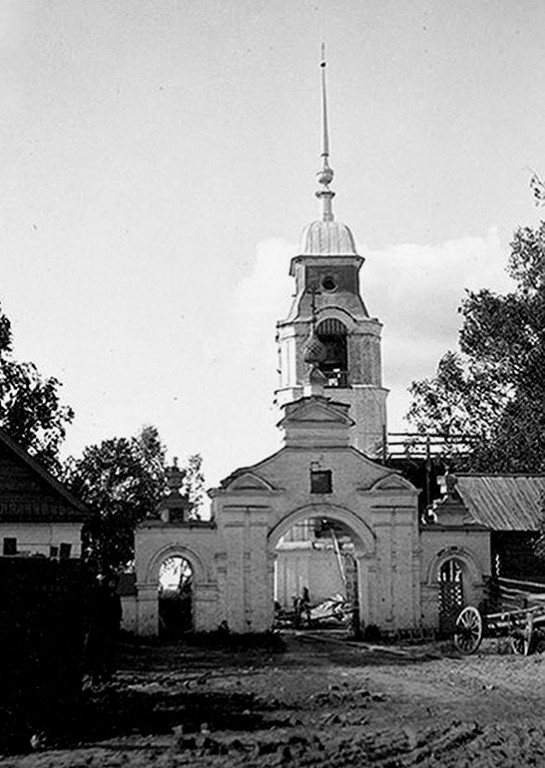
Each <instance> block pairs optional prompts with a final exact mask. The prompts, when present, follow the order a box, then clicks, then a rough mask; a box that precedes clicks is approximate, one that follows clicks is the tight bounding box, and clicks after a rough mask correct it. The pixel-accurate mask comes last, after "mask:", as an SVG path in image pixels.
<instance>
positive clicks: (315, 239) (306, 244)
mask: <svg viewBox="0 0 545 768" xmlns="http://www.w3.org/2000/svg"><path fill="white" fill-rule="evenodd" d="M299 255H300V256H357V255H358V254H357V251H356V244H355V242H354V236H353V235H352V232H351V231H350V229H349V228H348V227H347V226H346V224H342V223H341V222H340V221H323V220H321V219H319V220H317V221H313V222H312V223H311V224H308V225H307V226H306V227H305V228H304V229H303V231H302V233H301V239H300V241H299Z"/></svg>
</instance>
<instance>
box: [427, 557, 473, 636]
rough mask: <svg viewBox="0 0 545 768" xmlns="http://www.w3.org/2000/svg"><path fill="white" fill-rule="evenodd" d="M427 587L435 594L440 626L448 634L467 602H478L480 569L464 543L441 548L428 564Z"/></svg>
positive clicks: (449, 634)
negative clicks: (463, 545)
mask: <svg viewBox="0 0 545 768" xmlns="http://www.w3.org/2000/svg"><path fill="white" fill-rule="evenodd" d="M427 587H428V589H429V590H430V592H431V593H433V592H435V594H436V610H437V611H438V614H439V615H438V621H439V630H440V632H441V634H442V635H443V636H445V637H447V636H448V637H450V636H451V635H452V632H453V630H454V624H455V622H456V619H457V617H458V615H459V613H460V611H461V610H462V608H463V607H464V606H466V605H475V606H477V607H478V606H479V604H480V602H481V599H482V590H483V571H482V569H481V566H480V564H479V563H478V560H477V558H476V557H475V555H474V554H473V553H472V552H471V551H470V550H468V549H466V548H465V547H458V546H452V547H446V548H445V549H442V550H440V551H439V552H438V553H437V554H436V555H435V557H434V558H433V559H432V561H431V562H430V564H429V566H428V573H427Z"/></svg>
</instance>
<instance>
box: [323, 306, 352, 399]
mask: <svg viewBox="0 0 545 768" xmlns="http://www.w3.org/2000/svg"><path fill="white" fill-rule="evenodd" d="M347 334H348V331H347V328H346V326H345V325H344V323H342V322H341V321H340V320H337V319H336V318H334V317H333V318H327V319H326V320H322V322H321V323H319V324H318V326H317V328H316V335H317V336H318V338H319V339H320V341H321V342H322V344H323V345H324V347H325V357H324V360H323V361H322V362H321V363H320V364H319V368H320V370H321V371H322V373H323V374H324V375H325V377H326V379H327V383H326V386H327V387H348V385H349V383H348V345H347Z"/></svg>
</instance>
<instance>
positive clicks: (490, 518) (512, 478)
mask: <svg viewBox="0 0 545 768" xmlns="http://www.w3.org/2000/svg"><path fill="white" fill-rule="evenodd" d="M456 478H457V483H456V491H457V492H458V493H459V494H460V497H461V498H462V501H463V502H464V504H465V506H466V507H467V508H468V510H469V512H470V513H471V516H472V517H473V518H474V519H475V520H476V521H477V522H479V523H481V524H482V525H486V526H488V527H489V528H492V530H495V531H535V530H537V529H538V528H539V526H540V524H541V522H542V520H543V516H544V513H545V506H544V505H545V475H518V474H517V475H463V474H460V475H459V474H457V475H456Z"/></svg>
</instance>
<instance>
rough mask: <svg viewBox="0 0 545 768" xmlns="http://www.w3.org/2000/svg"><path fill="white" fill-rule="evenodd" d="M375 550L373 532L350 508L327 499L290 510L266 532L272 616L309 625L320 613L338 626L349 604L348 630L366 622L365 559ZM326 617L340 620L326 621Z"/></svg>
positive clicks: (367, 569)
mask: <svg viewBox="0 0 545 768" xmlns="http://www.w3.org/2000/svg"><path fill="white" fill-rule="evenodd" d="M375 552H376V539H375V535H374V533H373V531H372V530H371V528H370V527H369V526H368V525H367V524H366V523H365V522H364V521H363V520H362V519H361V517H359V516H358V515H357V514H355V513H354V512H352V511H351V510H349V509H347V508H345V507H340V506H337V505H334V504H328V503H319V504H312V505H307V506H304V507H300V508H298V509H295V510H292V511H291V512H290V513H289V514H287V515H286V516H285V517H283V518H282V519H281V520H280V521H279V522H277V524H276V525H275V526H274V527H273V528H272V529H271V531H270V532H269V536H268V556H269V564H270V585H271V586H270V595H271V598H272V599H274V607H275V611H276V613H277V615H279V616H282V617H288V616H289V617H290V620H291V621H294V622H295V624H296V625H297V626H299V625H304V624H305V623H306V624H308V625H313V624H314V623H315V621H317V620H319V617H320V615H322V617H323V620H324V621H325V623H326V624H329V625H330V626H336V625H338V626H341V623H340V622H342V615H343V610H344V608H346V607H347V606H350V609H351V610H350V612H351V613H353V621H352V622H351V623H350V626H351V627H352V628H353V629H356V628H359V627H361V626H362V623H366V624H367V623H370V622H371V621H372V617H371V615H370V600H369V591H370V589H369V563H370V562H371V561H372V560H373V559H374V557H375ZM318 605H320V606H323V607H324V610H325V611H326V613H325V615H324V614H323V613H322V614H321V608H318V607H317V606H318ZM326 605H327V606H328V607H327V608H325V606H326ZM337 610H338V611H339V612H338V613H337ZM328 615H331V616H333V617H334V619H338V621H339V623H337V621H336V620H333V621H331V622H328V620H327V616H328ZM345 617H346V614H345ZM347 624H348V622H344V623H343V625H347Z"/></svg>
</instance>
